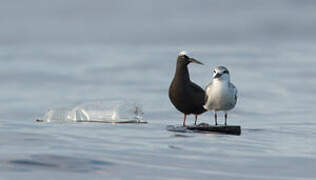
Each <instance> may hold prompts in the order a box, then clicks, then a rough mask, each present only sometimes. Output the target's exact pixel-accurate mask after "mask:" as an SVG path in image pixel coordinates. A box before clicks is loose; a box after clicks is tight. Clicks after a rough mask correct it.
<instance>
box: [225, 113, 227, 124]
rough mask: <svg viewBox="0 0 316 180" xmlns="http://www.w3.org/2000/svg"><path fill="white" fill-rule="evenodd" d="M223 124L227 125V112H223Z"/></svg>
mask: <svg viewBox="0 0 316 180" xmlns="http://www.w3.org/2000/svg"><path fill="white" fill-rule="evenodd" d="M225 126H227V112H225Z"/></svg>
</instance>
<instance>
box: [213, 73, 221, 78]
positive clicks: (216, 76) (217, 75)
mask: <svg viewBox="0 0 316 180" xmlns="http://www.w3.org/2000/svg"><path fill="white" fill-rule="evenodd" d="M222 75H223V74H221V73H217V74H215V76H214V79H215V78H220V77H221V76H222Z"/></svg>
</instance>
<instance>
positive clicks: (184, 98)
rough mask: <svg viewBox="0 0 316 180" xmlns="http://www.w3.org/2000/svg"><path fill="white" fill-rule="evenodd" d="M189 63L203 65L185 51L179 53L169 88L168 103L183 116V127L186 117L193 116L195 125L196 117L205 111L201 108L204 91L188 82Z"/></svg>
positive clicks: (203, 102)
mask: <svg viewBox="0 0 316 180" xmlns="http://www.w3.org/2000/svg"><path fill="white" fill-rule="evenodd" d="M191 62H192V63H197V64H203V63H201V62H200V61H198V60H196V59H193V58H190V57H189V56H187V54H186V52H185V51H182V52H180V54H179V56H178V59H177V68H176V73H175V75H174V78H173V80H172V82H171V85H170V87H169V98H170V101H171V102H172V104H173V105H174V106H175V107H176V108H177V109H178V110H179V111H180V112H182V113H183V114H184V118H183V126H185V120H186V116H187V115H189V114H194V115H195V122H194V124H196V122H197V116H198V115H199V114H202V113H203V112H205V111H206V110H205V109H204V108H203V105H204V104H205V91H204V90H203V89H202V88H201V87H200V86H198V85H196V84H195V83H193V82H191V80H190V75H189V70H188V65H189V64H190V63H191Z"/></svg>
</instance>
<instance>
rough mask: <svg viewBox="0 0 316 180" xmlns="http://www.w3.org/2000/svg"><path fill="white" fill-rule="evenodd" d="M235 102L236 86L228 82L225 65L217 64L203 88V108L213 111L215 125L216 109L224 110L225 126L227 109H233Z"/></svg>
mask: <svg viewBox="0 0 316 180" xmlns="http://www.w3.org/2000/svg"><path fill="white" fill-rule="evenodd" d="M236 103H237V88H236V87H235V85H234V84H232V83H231V82H230V74H229V71H228V69H227V68H226V67H224V66H218V67H216V68H215V69H214V71H213V80H212V81H211V83H209V84H208V85H207V86H206V88H205V104H204V106H203V107H204V108H205V109H207V110H210V111H214V118H215V125H217V114H216V112H217V111H224V112H225V126H227V111H229V110H231V109H233V108H234V107H235V105H236Z"/></svg>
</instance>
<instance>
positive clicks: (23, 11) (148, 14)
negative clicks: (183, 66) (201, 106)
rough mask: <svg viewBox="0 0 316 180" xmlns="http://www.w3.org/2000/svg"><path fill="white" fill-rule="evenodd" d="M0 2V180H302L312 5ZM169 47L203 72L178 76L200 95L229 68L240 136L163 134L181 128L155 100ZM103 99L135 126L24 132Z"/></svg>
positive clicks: (167, 74) (314, 99)
mask: <svg viewBox="0 0 316 180" xmlns="http://www.w3.org/2000/svg"><path fill="white" fill-rule="evenodd" d="M0 4H1V5H0V24H1V28H0V84H1V90H0V94H1V95H0V179H1V180H2V179H4V180H8V179H9V180H11V179H12V180H13V179H14V180H15V179H251V180H252V179H269V180H270V179H278V180H288V179H310V180H312V179H316V121H315V117H316V111H315V104H316V96H315V92H316V81H315V77H316V70H315V67H316V59H315V58H316V46H315V42H316V36H315V31H316V23H315V19H316V13H315V9H316V3H315V1H310V0H302V1H290V0H288V1H287V0H280V1H253V0H243V1H233V0H225V1H215V0H214V1H213V0H209V1H203V0H182V1H167V0H161V1H155V0H138V1H116V0H115V1H111V0H107V1H86V0H67V2H66V1H63V0H54V1H50V0H41V1H38V0H28V1H23V2H22V1H14V0H0ZM180 50H186V51H189V52H190V53H191V56H192V57H194V58H196V59H198V60H200V61H202V62H204V63H205V65H204V66H202V65H197V64H191V65H190V66H189V69H190V73H191V79H192V80H193V81H194V82H196V83H197V84H199V85H200V86H202V87H203V88H204V87H205V86H206V85H207V84H208V83H209V82H210V81H211V73H212V71H213V68H214V67H215V66H218V65H224V66H226V67H228V68H229V70H230V72H231V76H232V77H231V80H232V82H233V83H234V84H235V85H236V86H237V88H238V91H239V100H238V103H237V106H236V108H235V109H234V110H233V111H231V112H230V113H229V119H228V123H229V124H232V125H241V127H242V134H241V136H231V135H223V134H198V133H177V132H170V131H167V130H166V126H167V125H181V124H182V118H183V115H182V114H181V113H179V112H178V111H177V110H176V109H175V108H174V107H173V106H172V104H171V103H170V102H169V98H168V88H169V84H170V82H171V80H172V78H173V75H174V71H175V65H176V58H177V54H178V53H179V52H180ZM113 100H127V101H133V102H136V103H137V104H141V105H142V107H143V111H144V113H145V114H144V120H146V121H148V124H104V123H75V122H50V123H38V122H35V119H37V118H40V117H42V116H43V115H44V113H45V112H47V111H48V109H51V108H59V107H74V106H76V105H78V104H82V103H87V102H96V101H101V102H103V103H106V102H109V103H110V102H113ZM193 122H194V117H192V116H191V117H189V119H188V121H187V124H192V123H193ZM199 122H205V123H214V119H213V114H212V113H210V112H208V113H205V114H203V115H201V116H200V118H199ZM220 122H221V123H223V117H222V115H221V117H220Z"/></svg>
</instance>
